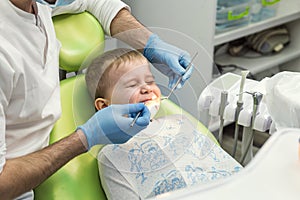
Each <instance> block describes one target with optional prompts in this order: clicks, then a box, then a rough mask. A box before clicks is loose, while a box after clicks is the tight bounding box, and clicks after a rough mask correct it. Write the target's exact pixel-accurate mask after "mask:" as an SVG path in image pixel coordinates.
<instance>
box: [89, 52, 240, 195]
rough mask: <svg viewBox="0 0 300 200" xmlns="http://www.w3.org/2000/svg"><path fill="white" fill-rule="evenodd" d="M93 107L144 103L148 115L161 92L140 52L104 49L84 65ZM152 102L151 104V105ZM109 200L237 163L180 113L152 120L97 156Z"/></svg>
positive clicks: (197, 181)
mask: <svg viewBox="0 0 300 200" xmlns="http://www.w3.org/2000/svg"><path fill="white" fill-rule="evenodd" d="M86 82H87V87H88V89H89V92H90V94H91V96H92V97H93V98H95V107H96V108H97V110H100V109H103V108H105V107H107V106H109V105H111V104H127V103H138V102H143V103H145V104H146V105H150V111H151V112H152V115H155V112H156V111H157V110H158V107H159V104H160V97H161V92H160V89H159V88H158V86H157V85H156V83H155V80H154V77H153V75H152V73H151V71H150V65H149V63H148V61H147V59H146V58H145V57H143V55H142V54H140V53H139V52H137V51H134V50H130V49H116V50H112V51H108V52H105V53H104V54H102V55H101V56H99V57H97V58H96V59H94V61H93V62H92V63H91V65H90V66H89V68H88V70H87V74H86ZM151 105H154V106H151ZM98 164H99V172H100V178H101V183H102V186H103V189H104V191H105V193H106V195H107V197H108V199H118V200H119V199H130V200H132V199H145V198H149V197H154V196H156V195H159V194H162V193H165V192H169V191H173V190H176V189H180V188H184V187H188V186H193V185H201V184H205V183H208V182H210V181H214V180H217V179H221V178H224V177H228V176H230V175H232V174H233V173H236V172H238V171H239V170H240V169H241V168H242V167H241V165H240V164H239V163H238V162H236V161H235V160H234V159H233V158H231V157H230V156H229V155H228V154H227V153H226V152H225V151H224V150H223V149H221V148H220V147H219V146H218V145H216V144H215V143H214V142H213V141H212V140H211V139H210V138H209V137H207V136H205V135H203V134H201V133H200V132H199V131H198V130H197V128H196V125H194V124H192V123H191V122H190V121H189V120H188V119H187V118H186V117H185V116H183V115H169V116H165V117H161V118H157V119H153V120H152V122H150V124H149V126H148V127H147V128H146V129H144V130H143V131H141V132H140V133H138V134H137V135H136V136H134V137H133V138H132V139H130V140H129V141H128V142H127V143H125V144H120V145H107V146H105V147H104V148H103V149H102V150H101V151H100V153H99V155H98Z"/></svg>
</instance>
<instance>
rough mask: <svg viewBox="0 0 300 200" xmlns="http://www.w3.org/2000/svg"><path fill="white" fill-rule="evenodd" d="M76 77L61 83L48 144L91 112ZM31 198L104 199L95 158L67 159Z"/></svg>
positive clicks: (81, 84) (82, 121)
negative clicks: (58, 109)
mask: <svg viewBox="0 0 300 200" xmlns="http://www.w3.org/2000/svg"><path fill="white" fill-rule="evenodd" d="M78 77H79V78H78V79H77V78H76V77H72V78H68V79H65V80H63V81H61V106H62V116H61V118H60V119H59V120H58V121H57V122H56V124H55V126H54V128H53V130H52V132H51V135H50V143H53V142H55V141H57V140H59V139H61V138H63V137H65V136H67V135H69V134H70V133H72V132H74V130H75V129H76V127H77V126H78V125H80V124H82V123H84V122H85V121H86V120H87V119H88V118H89V117H90V116H91V115H92V114H93V113H94V112H95V109H94V107H93V105H94V104H93V102H92V100H91V98H89V94H88V92H87V89H86V87H85V81H84V78H83V75H79V76H78ZM76 108H77V109H76ZM98 149H99V147H95V148H94V149H92V151H98ZM94 155H96V153H95V154H94ZM35 199H41V200H61V199H63V200H82V199H84V200H92V199H95V200H96V199H97V200H101V199H106V197H105V194H104V192H103V191H102V188H101V184H100V180H99V174H98V166H97V160H96V158H95V157H94V156H93V155H92V153H90V152H89V153H85V154H82V155H80V156H78V157H76V158H74V159H73V160H71V161H70V162H69V163H68V164H66V165H65V166H64V167H62V168H61V169H60V170H58V171H57V172H56V173H55V174H54V175H52V176H51V177H50V178H49V179H47V180H46V181H45V182H44V183H42V184H41V185H40V186H39V187H37V188H36V189H35Z"/></svg>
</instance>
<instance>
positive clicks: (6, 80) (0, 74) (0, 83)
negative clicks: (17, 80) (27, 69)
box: [0, 49, 14, 173]
mask: <svg viewBox="0 0 300 200" xmlns="http://www.w3.org/2000/svg"><path fill="white" fill-rule="evenodd" d="M0 51H1V49H0ZM3 52H5V51H3ZM0 66H1V67H0V173H1V172H2V170H3V167H4V164H5V156H6V142H5V132H6V125H5V124H6V123H5V122H6V119H5V110H6V108H7V106H8V102H9V98H10V96H11V93H12V88H13V73H14V72H13V70H12V69H11V68H10V67H9V66H10V65H9V64H8V62H7V60H6V59H4V58H3V55H1V54H0Z"/></svg>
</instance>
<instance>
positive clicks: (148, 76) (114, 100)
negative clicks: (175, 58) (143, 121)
mask: <svg viewBox="0 0 300 200" xmlns="http://www.w3.org/2000/svg"><path fill="white" fill-rule="evenodd" d="M109 73H110V74H109V76H110V79H111V81H112V83H113V84H111V85H112V87H110V88H108V91H107V97H106V99H107V100H109V101H110V103H109V104H128V103H138V102H143V103H145V104H146V105H147V103H148V104H149V103H151V102H152V103H157V104H159V102H160V96H161V92H160V89H159V88H158V86H157V85H156V83H155V80H154V77H153V75H152V73H151V71H150V66H149V63H148V61H147V60H146V59H142V60H141V59H140V60H136V61H130V62H126V63H124V64H122V65H121V66H119V67H118V68H117V69H116V67H113V68H112V69H111V70H110V72H109Z"/></svg>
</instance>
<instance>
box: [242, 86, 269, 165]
mask: <svg viewBox="0 0 300 200" xmlns="http://www.w3.org/2000/svg"><path fill="white" fill-rule="evenodd" d="M246 93H248V94H251V95H252V98H253V108H252V118H251V124H250V127H244V130H243V141H242V156H241V160H240V163H241V164H244V162H245V159H246V157H247V156H248V157H249V156H250V159H252V157H253V155H252V150H251V151H250V147H252V145H253V137H254V134H253V130H254V129H253V127H254V122H255V118H256V115H257V110H258V107H259V104H260V102H261V100H262V97H263V94H262V93H260V92H253V93H250V92H246ZM243 150H244V151H243ZM249 153H250V154H249ZM249 161H250V160H249Z"/></svg>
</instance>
